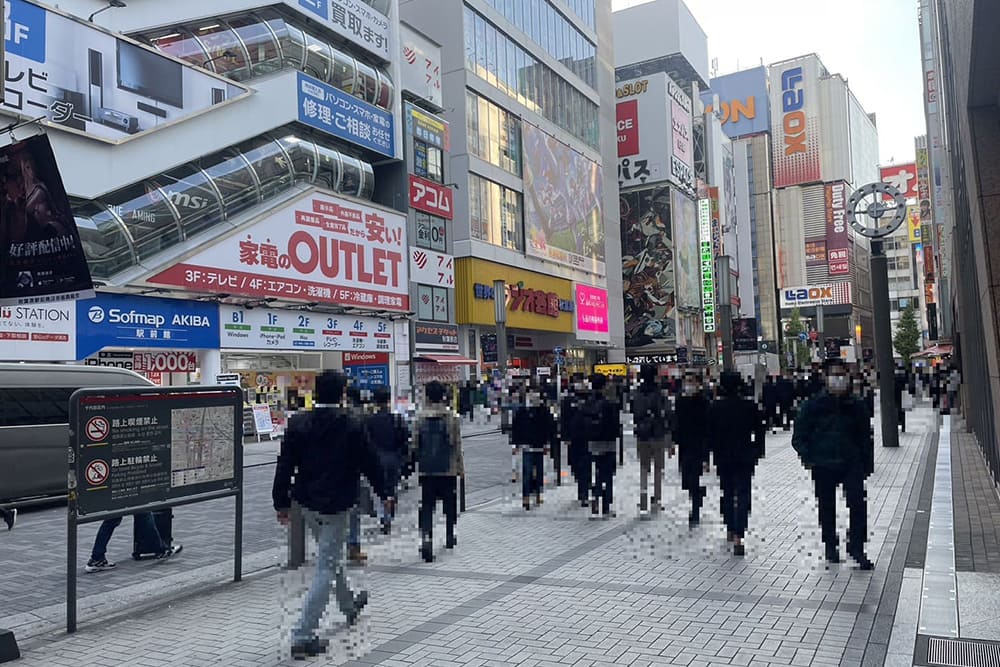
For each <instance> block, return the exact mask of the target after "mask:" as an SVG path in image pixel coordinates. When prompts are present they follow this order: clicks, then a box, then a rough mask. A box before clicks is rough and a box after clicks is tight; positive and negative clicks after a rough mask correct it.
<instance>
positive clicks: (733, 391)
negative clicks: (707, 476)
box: [708, 372, 765, 556]
mask: <svg viewBox="0 0 1000 667" xmlns="http://www.w3.org/2000/svg"><path fill="white" fill-rule="evenodd" d="M741 384H742V383H741V381H740V376H739V375H738V374H736V373H728V372H727V373H723V374H722V378H721V380H720V393H721V395H722V398H721V399H720V400H719V401H717V402H716V403H715V404H714V405H712V407H711V408H710V410H709V435H708V446H709V448H710V450H711V451H712V454H713V459H714V461H715V467H716V469H717V470H718V471H719V487H720V490H721V491H722V519H723V521H724V522H725V524H726V529H727V531H728V533H729V541H731V542H733V554H734V555H736V556H742V555H744V553H745V548H744V546H743V536H744V534H745V533H746V529H747V521H748V520H749V518H750V488H751V484H752V482H753V473H754V468H755V467H756V466H757V461H758V460H759V459H760V458H761V457H762V456H764V434H765V429H764V424H763V420H762V419H761V415H760V413H759V411H758V410H757V406H756V405H755V404H754V402H753V401H751V400H747V399H745V398H743V397H742V396H741Z"/></svg>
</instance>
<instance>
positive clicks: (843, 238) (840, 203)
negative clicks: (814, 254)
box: [826, 182, 851, 276]
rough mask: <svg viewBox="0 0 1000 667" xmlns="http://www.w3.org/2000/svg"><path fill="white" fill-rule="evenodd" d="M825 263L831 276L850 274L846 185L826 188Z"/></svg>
mask: <svg viewBox="0 0 1000 667" xmlns="http://www.w3.org/2000/svg"><path fill="white" fill-rule="evenodd" d="M826 262H827V270H828V271H829V272H830V275H831V276H843V275H847V274H849V273H850V272H851V264H850V239H849V237H848V235H847V183H843V182H841V183H830V184H828V185H827V186H826Z"/></svg>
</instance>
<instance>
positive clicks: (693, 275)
mask: <svg viewBox="0 0 1000 667" xmlns="http://www.w3.org/2000/svg"><path fill="white" fill-rule="evenodd" d="M671 193H672V196H671V202H670V203H671V214H672V218H673V224H674V248H675V260H676V267H677V272H676V273H677V305H678V306H680V307H681V308H692V309H700V308H701V288H700V287H699V285H700V284H701V263H700V255H699V246H698V207H697V205H696V204H695V202H694V201H692V200H691V199H688V198H687V197H685V196H684V194H683V193H681V192H679V191H677V190H672V191H671Z"/></svg>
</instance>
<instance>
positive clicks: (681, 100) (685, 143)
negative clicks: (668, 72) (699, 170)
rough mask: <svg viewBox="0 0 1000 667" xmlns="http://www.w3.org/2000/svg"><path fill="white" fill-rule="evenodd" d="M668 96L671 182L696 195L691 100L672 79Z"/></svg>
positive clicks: (668, 87)
mask: <svg viewBox="0 0 1000 667" xmlns="http://www.w3.org/2000/svg"><path fill="white" fill-rule="evenodd" d="M667 95H668V96H669V97H670V138H671V140H670V181H671V182H672V183H674V184H675V185H678V186H680V187H681V188H682V189H684V191H686V192H688V193H690V194H694V147H693V146H692V142H693V141H694V129H693V123H692V120H691V98H690V97H689V96H688V94H687V93H685V92H684V90H683V89H682V88H681V87H680V86H678V85H677V84H676V83H674V81H673V79H670V78H668V79H667Z"/></svg>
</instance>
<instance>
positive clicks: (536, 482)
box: [521, 449, 545, 498]
mask: <svg viewBox="0 0 1000 667" xmlns="http://www.w3.org/2000/svg"><path fill="white" fill-rule="evenodd" d="M544 480H545V455H544V453H543V452H533V451H529V450H527V449H522V450H521V495H522V496H524V497H525V498H527V497H528V496H533V495H536V494H537V495H541V493H542V487H543V486H544Z"/></svg>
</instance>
